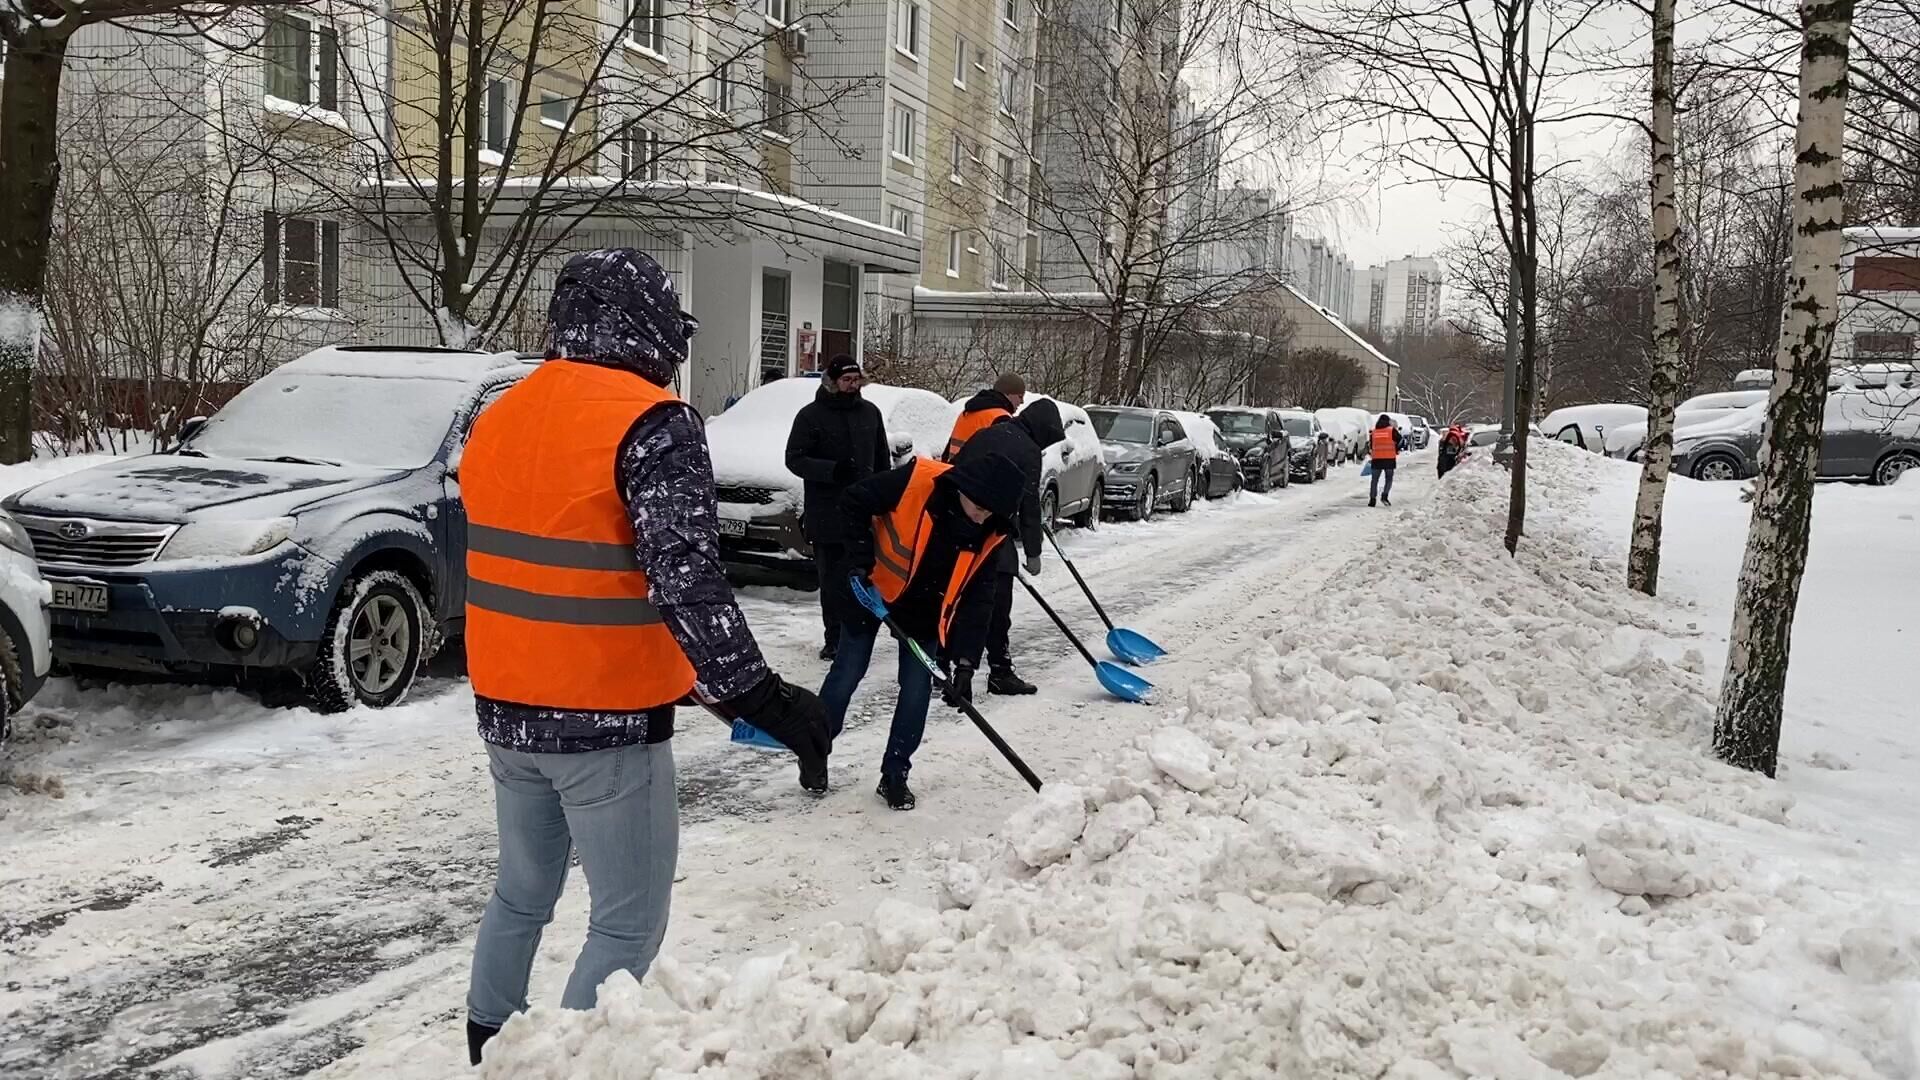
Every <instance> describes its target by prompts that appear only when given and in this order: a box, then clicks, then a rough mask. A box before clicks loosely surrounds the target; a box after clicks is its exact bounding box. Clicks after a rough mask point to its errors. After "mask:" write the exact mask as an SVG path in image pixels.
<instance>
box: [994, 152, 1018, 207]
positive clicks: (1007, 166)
mask: <svg viewBox="0 0 1920 1080" xmlns="http://www.w3.org/2000/svg"><path fill="white" fill-rule="evenodd" d="M1013 170H1014V164H1013V158H1011V157H1009V156H1008V155H1006V154H1001V155H1000V190H999V191H997V192H995V194H996V195H998V196H999V197H1000V201H1001V202H1012V201H1013Z"/></svg>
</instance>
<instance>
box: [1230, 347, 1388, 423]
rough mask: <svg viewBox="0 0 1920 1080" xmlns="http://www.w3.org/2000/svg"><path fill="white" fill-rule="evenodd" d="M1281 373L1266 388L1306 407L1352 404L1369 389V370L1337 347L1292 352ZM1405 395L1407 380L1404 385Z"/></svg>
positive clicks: (1267, 383) (1280, 367)
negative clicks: (1362, 368)
mask: <svg viewBox="0 0 1920 1080" xmlns="http://www.w3.org/2000/svg"><path fill="white" fill-rule="evenodd" d="M1278 367H1279V371H1278V373H1277V376H1276V377H1275V378H1274V379H1273V380H1272V381H1270V382H1263V383H1262V387H1263V389H1266V390H1267V391H1268V392H1269V393H1270V394H1272V395H1273V396H1274V398H1275V399H1276V400H1279V401H1284V402H1287V403H1288V404H1292V405H1298V406H1300V407H1301V408H1303V409H1327V408H1332V407H1334V406H1337V405H1351V404H1353V399H1354V398H1355V397H1357V396H1358V395H1359V393H1360V391H1361V390H1363V389H1365V388H1366V385H1367V375H1366V372H1364V371H1362V370H1360V365H1359V364H1358V363H1357V362H1355V361H1354V359H1353V358H1352V357H1351V356H1348V355H1347V354H1346V353H1343V352H1340V351H1338V350H1336V349H1329V348H1324V347H1315V348H1311V349H1301V350H1300V351H1298V352H1293V353H1288V354H1287V355H1286V356H1285V357H1284V358H1282V359H1281V361H1280V363H1279V365H1278ZM1401 386H1402V394H1403V395H1404V393H1405V383H1402V384H1401Z"/></svg>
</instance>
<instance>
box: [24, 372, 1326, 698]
mask: <svg viewBox="0 0 1920 1080" xmlns="http://www.w3.org/2000/svg"><path fill="white" fill-rule="evenodd" d="M538 363H539V360H538V358H537V357H527V356H522V355H520V354H515V353H482V352H471V351H465V350H455V349H419V348H391V347H381V346H342V347H333V348H326V349H321V350H318V351H316V352H313V353H310V354H308V355H307V356H304V357H302V358H300V359H298V360H295V361H292V362H291V363H288V364H285V365H283V366H281V367H279V368H277V369H275V370H274V371H272V372H271V373H269V374H268V375H266V376H265V377H263V378H262V379H260V380H259V381H258V382H256V383H254V384H252V385H250V386H248V387H247V388H246V389H244V390H242V391H241V392H240V393H239V394H238V395H236V396H235V397H234V398H233V399H232V400H231V401H230V402H228V403H227V405H226V406H225V407H223V408H221V409H220V410H219V411H218V412H217V413H216V414H214V415H213V416H212V417H211V418H195V419H193V420H190V421H188V422H187V424H186V425H185V426H184V428H183V431H182V434H181V436H180V438H179V440H178V441H177V444H176V445H175V446H173V447H172V448H170V449H168V450H165V451H162V452H159V453H154V454H149V455H146V456H142V457H132V458H126V459H123V460H119V461H114V462H109V463H107V464H104V465H99V466H95V467H93V468H91V469H84V470H81V471H78V472H74V473H71V474H69V475H67V476H64V477H61V478H58V479H54V480H49V481H47V482H45V483H42V484H40V485H38V486H35V487H31V488H28V489H27V490H25V491H22V492H19V493H17V494H15V495H13V496H11V497H9V498H8V499H7V500H6V501H5V504H4V510H0V716H4V715H9V714H11V712H12V711H13V710H16V709H18V708H19V707H20V706H21V705H22V704H23V703H24V702H25V701H26V700H27V698H29V697H31V696H32V694H33V692H34V691H35V690H36V689H37V688H38V686H39V684H40V683H41V682H42V681H43V680H44V679H45V677H46V675H47V673H48V672H49V670H50V669H51V668H52V667H53V666H54V665H55V664H59V665H63V666H64V667H66V668H67V669H70V670H75V671H82V672H85V671H104V672H123V673H141V674H147V675H157V676H178V677H187V678H195V679H226V678H229V677H233V676H236V675H240V676H248V677H252V678H259V677H261V676H289V677H291V679H290V680H289V681H291V682H292V683H293V685H295V686H298V687H303V688H304V691H305V692H306V694H307V695H308V696H309V698H310V700H311V701H312V702H313V703H314V704H315V705H316V706H317V707H319V708H321V709H325V710H340V709H346V708H349V707H353V706H356V705H365V706H373V707H384V706H387V705H391V704H393V703H394V702H396V701H399V700H400V699H401V698H402V697H403V696H405V694H406V693H407V691H408V689H409V688H410V687H411V686H412V684H413V683H414V681H415V679H416V677H417V676H418V674H419V672H420V671H421V669H422V668H423V667H424V666H425V665H426V663H427V662H428V661H429V660H431V659H432V658H433V656H434V655H435V653H436V652H438V651H439V650H440V648H441V646H442V644H443V643H445V642H447V641H449V640H452V639H457V638H459V637H460V636H461V634H462V632H463V623H464V619H465V614H466V596H467V580H466V556H467V519H466V513H465V509H464V507H463V505H462V503H461V500H460V488H459V476H460V457H461V450H462V448H463V447H464V445H465V442H466V438H467V434H468V432H469V431H470V430H471V428H472V426H473V422H474V420H475V418H476V417H477V416H478V415H479V414H480V412H481V411H482V410H483V409H485V408H486V407H487V405H488V404H490V403H491V402H492V401H494V400H496V399H498V398H499V397H500V396H501V395H502V394H504V393H505V392H506V391H507V390H508V389H509V388H510V387H512V386H513V385H514V384H515V383H517V382H518V381H519V380H520V379H522V378H524V377H525V376H526V375H527V374H528V373H529V372H531V371H533V370H534V369H535V368H536V367H537V366H538ZM818 386H819V383H818V381H817V380H816V379H814V378H795V379H783V380H777V381H775V382H772V383H769V384H767V385H765V386H762V387H760V388H758V389H756V390H754V391H753V392H752V393H750V394H747V395H746V396H744V397H743V398H741V399H740V400H739V401H738V402H736V403H735V404H734V405H733V406H732V407H731V408H729V409H728V410H727V411H726V412H724V413H723V414H721V415H720V416H717V417H715V418H714V419H713V420H712V421H711V422H710V423H709V424H708V425H707V435H708V441H709V445H710V447H711V451H712V460H713V468H714V480H715V487H716V494H717V496H718V502H719V512H720V521H721V545H722V549H723V554H724V556H725V558H726V559H727V560H728V561H729V562H730V563H736V564H760V565H763V566H764V565H774V566H780V567H784V568H787V569H793V570H798V569H806V568H808V563H809V562H810V559H811V554H812V553H811V549H810V548H809V546H808V544H807V541H806V538H805V536H804V533H803V531H802V529H801V514H802V499H801V484H800V481H799V479H798V478H797V477H795V476H794V475H793V474H791V473H789V472H788V471H787V470H786V466H785V460H784V448H785V443H786V439H787V434H788V432H789V430H790V429H791V427H792V423H793V418H794V416H795V414H797V413H798V412H799V410H800V408H801V407H802V406H803V405H805V404H806V403H807V402H808V401H810V400H811V399H812V398H813V396H814V393H815V391H816V389H817V388H818ZM864 393H865V395H866V397H867V398H868V399H869V400H871V401H873V402H874V403H875V404H876V405H878V406H879V408H880V411H881V414H882V417H883V419H884V421H885V424H886V430H887V432H888V434H889V440H890V445H891V449H892V452H893V458H894V462H895V463H896V464H899V463H902V462H905V461H908V460H911V459H912V458H913V457H914V456H915V455H920V456H926V457H933V456H937V455H938V454H939V453H940V452H941V451H942V450H943V449H944V448H945V445H946V442H947V437H948V435H949V433H950V431H951V428H952V424H953V421H954V418H955V416H956V415H957V412H958V404H957V403H954V402H949V401H947V400H946V399H944V398H942V397H941V396H940V395H938V394H934V393H931V392H929V391H925V390H916V389H911V388H903V387H891V386H881V385H870V386H868V387H867V388H866V389H865V390H864ZM1034 399H1037V396H1030V400H1034ZM1058 404H1059V407H1060V412H1061V419H1062V422H1063V425H1064V427H1065V429H1066V436H1067V437H1066V439H1065V440H1064V441H1062V442H1060V443H1056V444H1055V445H1053V446H1050V447H1047V448H1045V451H1044V453H1043V476H1042V490H1043V495H1042V498H1043V504H1044V507H1045V513H1046V515H1047V517H1048V518H1049V519H1051V520H1052V521H1054V522H1055V523H1060V522H1066V523H1070V524H1074V525H1080V526H1092V525H1095V524H1097V523H1098V522H1099V521H1100V520H1101V519H1102V518H1103V517H1120V516H1125V517H1135V518H1148V517H1151V516H1153V514H1154V513H1155V512H1156V511H1157V510H1158V509H1159V508H1161V507H1162V506H1167V507H1170V508H1171V509H1173V510H1176V511H1179V510H1185V509H1187V508H1188V507H1189V506H1190V505H1191V504H1192V501H1193V500H1194V499H1196V498H1211V497H1217V496H1220V495H1224V494H1226V493H1228V492H1230V491H1233V490H1235V489H1236V488H1239V487H1241V486H1252V487H1255V488H1258V489H1261V490H1265V489H1269V488H1272V487H1276V486H1277V487H1284V486H1286V485H1287V484H1288V483H1289V482H1290V481H1291V480H1292V479H1295V478H1298V479H1302V480H1305V481H1308V482H1312V481H1314V480H1317V479H1320V478H1322V477H1324V476H1325V475H1326V472H1327V468H1328V466H1329V465H1330V464H1332V463H1336V462H1338V461H1339V460H1342V458H1343V456H1344V455H1346V454H1348V453H1350V452H1351V451H1350V450H1349V449H1348V447H1347V445H1346V443H1345V442H1344V440H1345V439H1346V435H1345V434H1344V430H1345V429H1344V427H1342V428H1341V429H1340V430H1341V431H1342V432H1343V433H1342V434H1341V435H1340V436H1338V438H1336V436H1335V435H1334V434H1333V433H1332V432H1330V431H1329V429H1328V426H1327V425H1326V424H1325V423H1324V422H1323V421H1322V419H1321V418H1320V416H1319V415H1316V414H1315V413H1309V412H1305V411H1302V410H1290V409H1289V410H1280V409H1259V408H1246V407H1241V406H1227V407H1221V408H1218V409H1212V410H1209V411H1208V412H1207V414H1205V415H1201V414H1197V413H1179V412H1171V411H1167V410H1158V409H1138V408H1122V407H1108V406H1097V407H1091V408H1085V409H1083V408H1081V407H1080V406H1077V405H1074V404H1071V403H1068V402H1059V403H1058ZM1355 411H1357V410H1355ZM1323 412H1324V410H1323ZM1349 419H1350V418H1349Z"/></svg>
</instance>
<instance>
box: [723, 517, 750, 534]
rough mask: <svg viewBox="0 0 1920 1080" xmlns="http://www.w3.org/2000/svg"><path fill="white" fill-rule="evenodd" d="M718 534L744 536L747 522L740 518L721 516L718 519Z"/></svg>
mask: <svg viewBox="0 0 1920 1080" xmlns="http://www.w3.org/2000/svg"><path fill="white" fill-rule="evenodd" d="M720 535H721V536H745V535H747V523H746V521H744V520H742V519H741V518H725V517H723V518H721V519H720Z"/></svg>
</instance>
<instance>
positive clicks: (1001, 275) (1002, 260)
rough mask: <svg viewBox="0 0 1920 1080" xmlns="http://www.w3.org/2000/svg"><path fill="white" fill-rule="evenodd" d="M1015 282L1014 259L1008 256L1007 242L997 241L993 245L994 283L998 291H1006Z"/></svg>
mask: <svg viewBox="0 0 1920 1080" xmlns="http://www.w3.org/2000/svg"><path fill="white" fill-rule="evenodd" d="M1012 280H1013V258H1012V256H1010V255H1008V254H1007V242H1006V241H1004V240H996V241H994V243H993V281H992V282H991V284H992V285H993V287H994V288H996V289H1004V288H1006V287H1007V283H1008V282H1010V281H1012Z"/></svg>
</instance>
